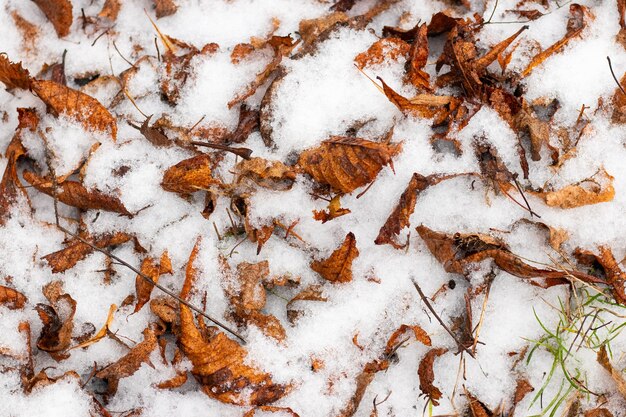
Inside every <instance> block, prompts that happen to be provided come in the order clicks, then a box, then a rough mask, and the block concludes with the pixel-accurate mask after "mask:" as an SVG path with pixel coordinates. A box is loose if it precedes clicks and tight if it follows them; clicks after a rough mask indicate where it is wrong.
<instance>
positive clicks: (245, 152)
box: [190, 140, 252, 159]
mask: <svg viewBox="0 0 626 417" xmlns="http://www.w3.org/2000/svg"><path fill="white" fill-rule="evenodd" d="M190 143H191V144H192V145H196V146H205V147H207V148H212V149H219V150H221V151H226V152H231V153H234V154H235V155H238V156H241V157H242V158H243V159H250V155H252V149H248V148H233V147H231V146H226V145H220V144H219V143H207V142H198V141H195V140H192V141H191V142H190Z"/></svg>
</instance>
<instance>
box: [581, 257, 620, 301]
mask: <svg viewBox="0 0 626 417" xmlns="http://www.w3.org/2000/svg"><path fill="white" fill-rule="evenodd" d="M599 251H600V253H599V254H598V255H596V254H595V253H593V252H591V251H586V250H582V249H580V248H578V249H576V250H575V251H574V257H575V258H576V259H577V260H578V262H579V263H581V264H583V265H587V266H590V267H592V268H593V269H594V270H600V272H601V273H602V274H603V275H604V277H605V278H606V283H607V284H608V285H610V286H611V288H612V290H613V297H614V298H615V300H616V301H617V302H619V303H621V304H626V273H624V271H622V269H621V268H620V266H619V264H618V263H617V261H616V260H615V257H614V256H613V252H612V251H611V249H610V248H609V247H607V246H600V247H599Z"/></svg>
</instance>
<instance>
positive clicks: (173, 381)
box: [156, 371, 187, 389]
mask: <svg viewBox="0 0 626 417" xmlns="http://www.w3.org/2000/svg"><path fill="white" fill-rule="evenodd" d="M185 382H187V371H180V372H178V373H177V374H176V375H174V376H173V377H171V378H170V379H168V380H165V381H163V382H159V383H158V384H156V387H157V388H159V389H174V388H178V387H181V386H183V385H184V384H185Z"/></svg>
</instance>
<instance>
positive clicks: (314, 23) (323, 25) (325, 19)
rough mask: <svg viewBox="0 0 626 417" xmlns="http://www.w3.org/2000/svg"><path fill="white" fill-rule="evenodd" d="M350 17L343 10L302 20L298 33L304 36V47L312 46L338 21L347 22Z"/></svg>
mask: <svg viewBox="0 0 626 417" xmlns="http://www.w3.org/2000/svg"><path fill="white" fill-rule="evenodd" d="M348 19H349V18H348V15H346V14H345V13H343V12H341V11H336V12H333V13H330V14H327V15H324V16H322V17H319V18H317V19H303V20H301V21H300V24H299V26H298V33H299V34H300V37H301V38H302V43H303V46H302V48H307V47H310V46H312V45H313V44H314V43H315V41H316V40H317V39H318V38H319V37H320V35H322V34H323V33H325V32H326V31H328V30H329V29H331V28H333V27H334V26H335V25H336V24H337V23H341V22H347V21H348Z"/></svg>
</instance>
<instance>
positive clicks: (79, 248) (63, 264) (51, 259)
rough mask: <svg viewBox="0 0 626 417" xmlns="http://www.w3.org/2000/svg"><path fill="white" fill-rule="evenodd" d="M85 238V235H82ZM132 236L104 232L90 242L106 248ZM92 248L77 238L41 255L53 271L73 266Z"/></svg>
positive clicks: (60, 270) (90, 251)
mask: <svg viewBox="0 0 626 417" xmlns="http://www.w3.org/2000/svg"><path fill="white" fill-rule="evenodd" d="M83 238H85V239H87V237H85V236H83ZM132 238H133V237H132V236H131V235H129V234H127V233H122V232H117V233H114V234H109V233H107V234H104V235H100V236H97V237H95V238H93V239H90V240H91V243H92V244H93V245H94V246H96V247H98V248H106V247H108V246H117V245H121V244H122V243H125V242H128V241H129V240H131V239H132ZM93 251H94V249H93V248H92V247H91V246H89V245H87V244H86V243H83V242H81V241H80V240H78V239H74V240H71V241H70V242H68V244H67V245H66V247H65V248H64V249H61V250H59V251H56V252H53V253H50V254H48V255H46V256H44V257H43V259H45V260H46V262H48V265H50V267H51V268H52V272H53V273H58V272H63V271H67V270H68V269H70V268H73V267H74V265H76V264H77V263H78V262H79V261H81V260H83V259H85V258H86V257H87V255H89V254H90V253H92V252H93Z"/></svg>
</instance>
